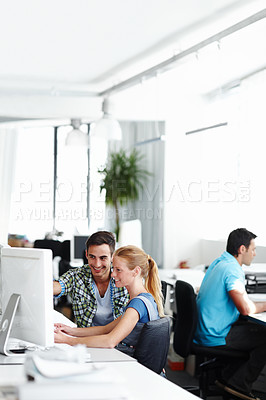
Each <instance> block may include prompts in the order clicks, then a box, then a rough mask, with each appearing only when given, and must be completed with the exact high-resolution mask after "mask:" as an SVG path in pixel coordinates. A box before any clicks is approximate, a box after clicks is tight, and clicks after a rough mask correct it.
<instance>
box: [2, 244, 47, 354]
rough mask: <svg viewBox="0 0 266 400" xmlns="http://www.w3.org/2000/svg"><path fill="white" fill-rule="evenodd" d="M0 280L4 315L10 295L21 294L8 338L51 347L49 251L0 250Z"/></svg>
mask: <svg viewBox="0 0 266 400" xmlns="http://www.w3.org/2000/svg"><path fill="white" fill-rule="evenodd" d="M1 279H2V313H3V314H4V313H5V310H6V308H7V304H8V302H9V299H10V297H11V296H12V294H14V293H15V294H18V295H20V300H19V302H18V306H17V310H16V312H15V316H14V320H13V323H12V327H11V332H10V336H11V337H13V338H17V339H20V340H24V341H27V342H31V343H34V344H36V345H40V346H45V347H50V346H53V344H54V329H53V267H52V251H51V250H48V249H32V248H19V247H8V248H3V249H2V251H1ZM2 317H3V316H2Z"/></svg>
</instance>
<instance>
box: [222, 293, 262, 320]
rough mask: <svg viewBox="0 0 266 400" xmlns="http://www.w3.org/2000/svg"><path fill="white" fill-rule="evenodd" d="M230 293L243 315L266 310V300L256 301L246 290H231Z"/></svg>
mask: <svg viewBox="0 0 266 400" xmlns="http://www.w3.org/2000/svg"><path fill="white" fill-rule="evenodd" d="M229 295H230V297H231V299H232V300H233V302H234V304H235V306H236V308H237V309H238V311H239V312H240V314H242V315H250V314H256V313H260V312H263V311H266V302H265V301H262V302H256V303H255V302H254V301H252V300H250V299H249V298H248V295H247V292H246V291H244V292H240V291H239V290H230V291H229Z"/></svg>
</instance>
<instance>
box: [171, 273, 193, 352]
mask: <svg viewBox="0 0 266 400" xmlns="http://www.w3.org/2000/svg"><path fill="white" fill-rule="evenodd" d="M175 299H176V309H177V315H176V321H175V327H174V342H173V347H174V350H175V352H176V353H177V354H179V355H180V356H182V357H187V356H188V355H189V354H190V351H191V346H192V342H193V337H194V334H195V330H196V327H197V320H198V312H197V304H196V295H195V292H194V289H193V287H192V286H191V285H190V284H189V283H187V282H185V281H179V280H178V281H176V284H175Z"/></svg>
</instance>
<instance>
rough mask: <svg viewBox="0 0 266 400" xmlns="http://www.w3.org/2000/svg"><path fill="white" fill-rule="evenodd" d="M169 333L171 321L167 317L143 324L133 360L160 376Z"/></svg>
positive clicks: (167, 348) (164, 360) (168, 342)
mask: <svg viewBox="0 0 266 400" xmlns="http://www.w3.org/2000/svg"><path fill="white" fill-rule="evenodd" d="M170 333H171V319H170V317H168V316H165V317H163V318H160V319H157V320H154V321H149V322H147V323H145V324H144V326H143V328H142V330H141V333H140V336H139V339H138V342H137V344H136V348H135V351H134V355H133V356H134V358H136V359H137V360H138V362H139V363H140V364H142V365H144V366H145V367H147V368H149V369H151V370H152V371H154V372H156V373H157V374H160V373H161V372H162V370H163V368H164V366H165V364H166V360H167V355H168V350H169V344H170Z"/></svg>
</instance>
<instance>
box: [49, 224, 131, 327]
mask: <svg viewBox="0 0 266 400" xmlns="http://www.w3.org/2000/svg"><path fill="white" fill-rule="evenodd" d="M86 249H87V250H86V257H87V259H88V264H87V265H84V266H83V267H79V268H75V269H72V270H69V271H67V272H66V273H65V274H63V275H62V276H61V277H60V278H59V280H58V281H54V289H53V291H54V295H55V296H57V298H58V297H61V296H63V295H69V296H70V298H71V300H72V308H73V312H74V315H75V318H76V323H77V326H78V327H87V326H91V325H106V324H108V323H109V322H111V321H113V320H114V319H116V318H117V317H119V316H120V315H121V314H122V313H123V311H124V307H125V306H126V305H127V303H128V299H129V296H128V292H127V290H126V288H124V287H122V288H117V287H116V286H115V283H114V280H113V278H111V262H112V256H113V252H114V250H115V237H114V235H113V234H112V233H111V232H106V231H99V232H96V233H94V234H92V235H91V236H90V237H89V238H88V240H87V242H86Z"/></svg>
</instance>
